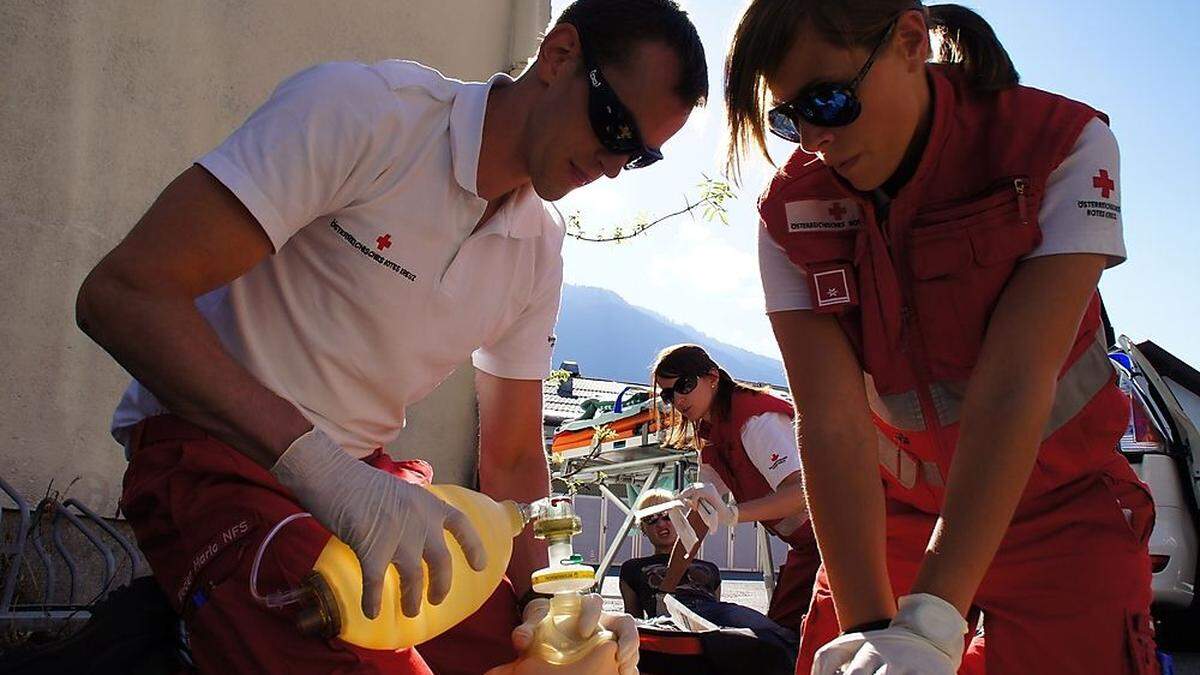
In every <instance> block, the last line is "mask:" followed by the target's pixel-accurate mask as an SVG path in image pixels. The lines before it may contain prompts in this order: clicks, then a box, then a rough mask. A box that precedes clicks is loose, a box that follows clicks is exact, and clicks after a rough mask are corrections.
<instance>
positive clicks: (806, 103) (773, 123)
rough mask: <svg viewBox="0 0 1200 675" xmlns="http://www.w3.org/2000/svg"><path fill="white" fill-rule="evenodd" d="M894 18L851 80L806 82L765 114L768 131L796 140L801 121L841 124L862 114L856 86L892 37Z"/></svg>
mask: <svg viewBox="0 0 1200 675" xmlns="http://www.w3.org/2000/svg"><path fill="white" fill-rule="evenodd" d="M896 21H897V19H892V23H891V24H889V25H888V28H887V30H886V31H884V33H883V37H882V38H880V39H879V42H877V43H876V44H875V48H874V49H872V50H871V55H870V56H868V57H867V62H866V63H864V64H863V67H862V68H860V69H859V70H858V74H857V75H855V76H854V79H853V80H850V82H848V83H837V82H818V83H816V84H812V85H809V86H807V87H805V88H804V90H803V91H801V92H800V94H799V95H797V96H796V98H793V99H792V100H790V101H788V102H786V103H781V104H779V105H777V106H775V107H774V108H772V109H771V111H770V112H768V113H767V123H768V124H769V125H770V128H771V133H773V134H775V135H776V136H778V137H780V138H782V139H784V140H788V141H791V142H793V143H799V142H800V120H803V121H805V122H808V123H809V124H811V125H813V126H817V127H844V126H846V125H848V124H852V123H853V122H854V120H856V119H858V116H859V114H861V113H862V101H860V100H859V99H858V95H857V93H856V92H857V90H858V85H860V84H862V81H863V78H864V77H866V76H867V73H869V72H870V71H871V66H872V65H874V63H875V59H876V57H878V56H879V52H880V50H881V49H882V48H883V46H884V45H885V44H887V41H888V38H890V37H891V36H892V31H893V30H894V29H895V28H896Z"/></svg>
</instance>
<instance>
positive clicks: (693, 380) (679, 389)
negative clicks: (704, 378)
mask: <svg viewBox="0 0 1200 675" xmlns="http://www.w3.org/2000/svg"><path fill="white" fill-rule="evenodd" d="M699 381H700V379H699V378H698V377H696V376H695V375H681V376H679V378H678V379H676V380H675V384H673V385H671V386H670V387H663V388H662V390H661V391H660V392H659V396H662V400H663V403H666V404H667V405H675V394H679V395H681V396H687V395H688V394H690V393H692V390H693V389H695V388H696V384H697V383H698V382H699Z"/></svg>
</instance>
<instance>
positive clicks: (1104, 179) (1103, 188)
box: [1092, 169, 1117, 199]
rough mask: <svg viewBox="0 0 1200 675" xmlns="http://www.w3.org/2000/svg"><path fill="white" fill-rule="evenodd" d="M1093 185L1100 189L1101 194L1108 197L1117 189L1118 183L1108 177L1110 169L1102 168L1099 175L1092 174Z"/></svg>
mask: <svg viewBox="0 0 1200 675" xmlns="http://www.w3.org/2000/svg"><path fill="white" fill-rule="evenodd" d="M1092 187H1094V188H1098V189H1099V190H1100V196H1101V197H1103V198H1105V199H1108V196H1109V195H1110V194H1112V191H1113V190H1115V189H1117V184H1116V183H1114V182H1113V179H1111V178H1109V177H1108V169H1100V175H1099V176H1092Z"/></svg>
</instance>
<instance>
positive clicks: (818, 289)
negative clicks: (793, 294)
mask: <svg viewBox="0 0 1200 675" xmlns="http://www.w3.org/2000/svg"><path fill="white" fill-rule="evenodd" d="M808 290H809V293H811V294H812V299H813V311H815V312H817V313H819V314H840V313H842V312H844V311H846V310H847V309H849V308H851V307H857V306H858V286H857V284H855V281H854V265H852V264H850V263H825V264H818V265H809V266H808Z"/></svg>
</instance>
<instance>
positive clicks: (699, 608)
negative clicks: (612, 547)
mask: <svg viewBox="0 0 1200 675" xmlns="http://www.w3.org/2000/svg"><path fill="white" fill-rule="evenodd" d="M674 498H675V495H674V494H672V493H671V491H669V490H663V489H657V488H656V489H652V490H647V491H646V492H643V493H642V494H641V496H640V497H638V500H637V502H636V503H635V504H634V510H635V511H639V510H641V509H644V508H647V507H650V506H654V505H655V504H663V503H666V502H669V501H671V500H672V499H674ZM638 526H639V527H641V529H642V534H644V535H646V538H647V539H649V540H650V544H651V545H652V546H654V555H649V556H643V557H641V558H630V559H629V560H626V561H625V562H624V563H622V564H621V573H620V588H621V599H622V600H623V601H624V603H625V611H626V612H628V613H629V614H631V615H633V616H634V617H635V618H638V619H641V618H646V619H651V618H654V617H656V616H666V615H667V609H666V606H665V605H664V604H663V596H665V595H667V593H665V592H664V591H663V590H662V589H661V588H660V586H661V584H662V580H663V578H664V577H665V575H666V573H667V563H668V562H669V561H670V559H671V549H672V548H673V547H674V546H675V541H676V540H677V539H678V538H679V535H678V533H676V532H675V526H674V525H673V524H672V523H671V520H670V518H668V517H667V514H666V513H665V512H663V513H656V514H654V515H650V516H646V517H645V518H642V519H640V520H639V521H638ZM670 595H671V596H673V597H674V598H675V599H676V600H678V601H679V602H680V603H682V604H683V605H684V606H685V607H687V608H688V609H690V610H691V611H693V612H695V613H696V614H698V615H700V616H701V617H703V618H705V619H707V620H709V621H711V622H713V623H715V624H717V625H718V626H721V627H722V628H749V629H750V630H751V631H753V632H754V634H755V636H757V637H758V638H759V639H760V640H765V641H767V642H770V643H772V644H774V645H776V646H778V647H779V648H780V649H782V650H784V651H785V652H787V653H788V654H789V655H790V657H791V659H795V656H796V649H797V646H798V644H799V637H798V634H797V633H796V632H795V631H793V630H789V629H787V628H784V627H783V626H780V625H779V624H778V623H775V622H774V621H772V620H771V619H769V618H767V617H766V616H764V615H763V614H762V613H761V612H757V611H755V610H754V609H751V608H750V607H746V606H743V605H738V604H734V603H732V602H721V570H720V569H719V568H718V567H717V566H716V565H714V564H712V563H711V562H708V561H707V560H700V559H699V558H695V559H693V560H692V561H691V563H690V564H689V565H688V568H687V571H686V572H684V574H683V578H682V579H680V580H679V584H678V585H677V586H676V587H675V590H673V591H671V592H670Z"/></svg>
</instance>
